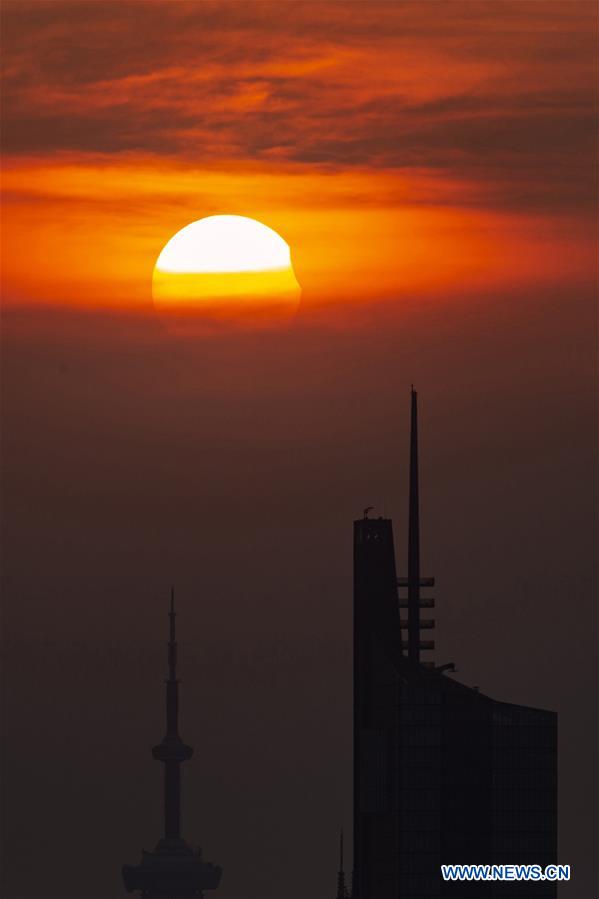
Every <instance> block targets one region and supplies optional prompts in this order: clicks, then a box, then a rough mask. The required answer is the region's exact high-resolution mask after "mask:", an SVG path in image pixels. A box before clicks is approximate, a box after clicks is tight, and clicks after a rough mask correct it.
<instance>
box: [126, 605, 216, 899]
mask: <svg viewBox="0 0 599 899" xmlns="http://www.w3.org/2000/svg"><path fill="white" fill-rule="evenodd" d="M169 619H170V633H169V643H168V678H167V679H166V733H165V735H164V737H163V739H162V742H160V743H159V744H158V745H157V746H154V747H153V749H152V755H153V757H154V758H155V759H156V760H157V761H159V762H162V763H163V764H164V836H163V837H162V838H161V839H160V840H159V841H158V843H157V845H156V848H155V850H154V851H153V852H146V851H145V850H143V851H142V860H141V863H140V864H139V865H135V866H133V865H123V869H122V872H123V881H124V883H125V888H126V889H127V891H128V892H129V893H132V892H134V891H136V890H140V891H141V895H142V897H143V899H184V897H185V899H189V897H192V896H195V897H201V896H202V892H203V890H206V889H215V888H216V887H217V886H218V885H219V883H220V878H221V874H222V869H221V868H220V867H219V866H218V865H212V864H210V863H209V862H204V861H203V860H202V854H201V850H200V849H195V850H194V849H192V848H191V846H189V845H188V844H187V843H186V842H185V840H184V839H183V838H182V837H181V769H180V766H181V762H185V761H188V760H189V759H190V758H191V756H192V755H193V749H192V747H191V746H187V744H185V743H184V742H183V740H182V739H181V737H180V736H179V680H178V679H177V641H176V635H175V619H176V612H175V599H174V593H173V591H172V590H171V604H170V611H169Z"/></svg>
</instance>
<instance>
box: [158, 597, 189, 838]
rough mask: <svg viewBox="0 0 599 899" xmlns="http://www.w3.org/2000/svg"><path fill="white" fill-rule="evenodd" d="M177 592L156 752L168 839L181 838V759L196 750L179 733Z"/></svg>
mask: <svg viewBox="0 0 599 899" xmlns="http://www.w3.org/2000/svg"><path fill="white" fill-rule="evenodd" d="M176 617H177V613H176V612H175V591H174V590H173V588H172V587H171V602H170V610H169V619H170V629H169V642H168V677H167V679H166V681H165V683H166V734H165V735H164V738H163V740H162V742H161V743H159V744H158V746H154V748H153V749H152V755H153V756H154V758H155V759H158V761H160V762H163V763H164V839H165V840H167V841H172V840H180V839H181V772H180V765H181V762H185V761H187V760H188V759H190V758H191V756H192V754H193V749H192V748H191V746H186V745H185V743H184V742H183V740H182V739H181V737H180V736H179V681H178V679H177V640H176V631H175V619H176Z"/></svg>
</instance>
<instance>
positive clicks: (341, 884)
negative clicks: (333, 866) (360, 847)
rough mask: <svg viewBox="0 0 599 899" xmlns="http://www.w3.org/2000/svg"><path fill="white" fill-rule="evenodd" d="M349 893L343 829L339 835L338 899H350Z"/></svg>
mask: <svg viewBox="0 0 599 899" xmlns="http://www.w3.org/2000/svg"><path fill="white" fill-rule="evenodd" d="M348 897H349V893H348V890H347V886H346V884H345V870H344V868H343V828H341V833H340V834H339V870H338V872H337V894H336V899H348Z"/></svg>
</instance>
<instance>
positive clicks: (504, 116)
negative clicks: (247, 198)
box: [4, 2, 597, 208]
mask: <svg viewBox="0 0 599 899" xmlns="http://www.w3.org/2000/svg"><path fill="white" fill-rule="evenodd" d="M4 19H5V22H4V32H5V36H4V47H5V55H6V60H5V76H4V146H5V151H6V152H8V153H16V154H40V153H48V152H50V153H53V152H57V151H61V150H70V151H81V152H83V153H87V152H93V151H97V152H109V153H120V152H123V151H144V152H153V153H158V154H168V155H176V156H177V157H179V158H180V157H185V158H188V159H192V160H194V161H196V162H200V163H202V164H206V163H209V162H210V161H213V160H217V159H222V158H229V159H248V158H250V159H252V160H260V159H262V160H264V161H265V162H269V161H270V162H271V163H272V164H275V163H276V162H279V161H283V160H288V161H295V162H301V163H305V164H306V165H315V164H317V165H329V166H337V167H346V166H371V167H372V166H374V167H392V168H393V167H398V168H410V167H414V166H417V167H423V166H424V167H430V168H434V169H436V170H439V169H441V170H444V171H445V172H446V173H448V174H450V175H452V174H453V175H455V176H456V177H460V178H463V177H464V176H466V177H468V178H470V179H471V180H472V181H473V182H475V183H477V184H478V185H479V188H480V190H481V196H484V195H485V185H486V191H487V192H488V190H489V187H488V185H489V184H490V183H496V184H498V185H500V186H501V188H502V189H501V191H500V192H499V193H501V194H502V199H503V205H511V206H513V207H517V206H518V204H519V203H522V204H523V205H530V204H537V205H539V206H546V207H550V206H553V207H556V208H563V207H564V206H566V207H569V208H571V207H577V206H588V198H589V196H592V193H593V190H592V185H593V184H594V183H595V182H594V179H595V175H594V164H593V163H594V119H595V114H596V110H597V90H596V84H595V78H594V57H595V42H594V39H593V33H594V29H595V27H596V11H595V9H594V8H593V5H592V4H588V3H584V2H582V3H578V2H574V3H568V4H563V3H537V2H534V3H533V2H519V3H493V4H490V3H486V2H479V3H461V2H456V3H451V4H440V3H421V4H412V3H405V4H404V3H401V4H392V3H383V4H378V3H376V4H365V3H353V4H344V8H343V14H342V15H341V14H340V5H339V4H337V3H307V4H306V3H285V4H282V5H281V4H271V3H252V4H241V3H235V2H233V3H226V4H225V3H216V4H214V3H201V4H187V3H130V4H128V3H119V4H112V3H74V4H73V3H66V4H64V3H59V2H55V3H52V4H47V3H33V4H28V3H25V4H24V3H19V4H11V3H9V4H6V5H5V12H4ZM481 161H482V163H483V165H482V166H481ZM523 173H526V179H527V187H526V190H525V191H524V192H523V190H522V175H523Z"/></svg>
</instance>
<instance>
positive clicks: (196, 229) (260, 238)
mask: <svg viewBox="0 0 599 899" xmlns="http://www.w3.org/2000/svg"><path fill="white" fill-rule="evenodd" d="M300 293H301V288H300V285H299V283H298V281H297V279H296V277H295V273H294V271H293V265H292V263H291V251H290V249H289V245H288V244H287V243H286V242H285V241H284V240H283V238H282V237H281V235H280V234H277V232H276V231H273V229H272V228H269V227H268V226H267V225H264V224H262V222H258V221H256V219H252V218H248V217H247V216H243V215H211V216H208V217H206V218H203V219H199V220H198V221H196V222H192V223H191V224H190V225H186V226H185V228H182V229H181V230H180V231H177V233H176V234H175V235H174V236H173V237H171V239H170V240H169V241H168V243H166V244H165V246H164V247H163V249H162V251H161V253H160V255H159V256H158V259H157V260H156V265H155V266H154V273H153V277H152V296H153V299H154V304H155V306H156V308H157V309H159V310H160V311H162V312H166V313H171V316H169V317H170V318H171V320H172V321H175V320H176V321H178V322H179V324H183V325H184V327H185V328H188V327H189V326H190V325H191V324H193V323H195V324H198V325H200V326H201V325H202V324H211V323H218V324H232V325H242V326H243V325H247V326H259V327H269V326H273V325H277V324H280V323H282V322H283V321H285V320H288V319H289V318H291V316H292V315H293V313H294V312H295V311H296V309H297V307H298V304H299V299H300Z"/></svg>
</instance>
